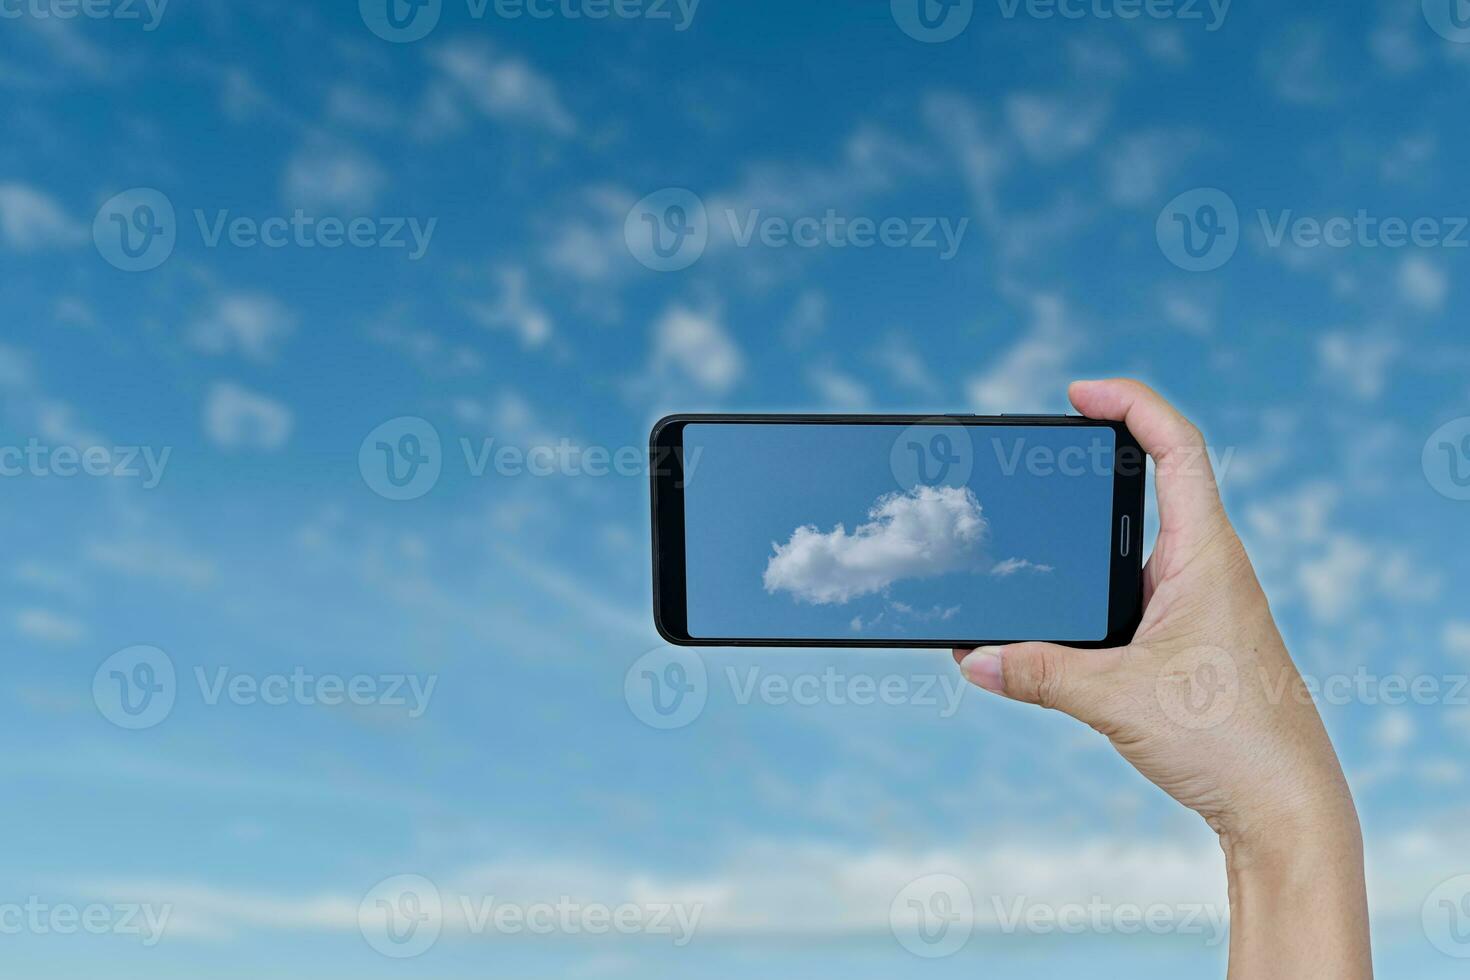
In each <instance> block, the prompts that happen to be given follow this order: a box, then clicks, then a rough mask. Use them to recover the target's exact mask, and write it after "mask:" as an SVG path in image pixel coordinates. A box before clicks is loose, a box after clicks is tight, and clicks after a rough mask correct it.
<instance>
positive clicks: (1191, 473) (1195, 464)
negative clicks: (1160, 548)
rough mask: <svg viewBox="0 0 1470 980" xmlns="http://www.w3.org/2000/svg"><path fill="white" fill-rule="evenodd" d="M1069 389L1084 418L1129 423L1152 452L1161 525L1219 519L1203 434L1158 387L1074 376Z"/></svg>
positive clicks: (1175, 528)
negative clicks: (1169, 401)
mask: <svg viewBox="0 0 1470 980" xmlns="http://www.w3.org/2000/svg"><path fill="white" fill-rule="evenodd" d="M1067 393H1068V395H1069V397H1070V398H1071V399H1072V404H1073V405H1075V406H1077V410H1078V411H1080V412H1081V413H1082V414H1083V415H1086V416H1087V417H1088V418H1094V419H1107V420H1110V421H1114V422H1122V423H1124V424H1125V425H1127V426H1128V431H1129V432H1131V433H1133V437H1134V438H1135V439H1137V440H1138V443H1139V445H1141V446H1142V447H1143V450H1144V452H1146V453H1148V454H1149V455H1150V456H1152V457H1153V459H1154V480H1155V482H1156V484H1157V487H1158V497H1159V524H1160V526H1161V528H1163V529H1165V530H1168V531H1170V532H1180V531H1188V530H1191V529H1199V528H1201V527H1203V526H1207V525H1208V524H1210V523H1211V522H1213V521H1214V520H1216V519H1218V517H1219V516H1220V515H1221V514H1222V511H1221V508H1220V489H1219V487H1218V486H1217V485H1216V483H1215V473H1214V470H1213V469H1211V467H1210V458H1209V454H1208V453H1207V452H1206V451H1205V441H1204V437H1203V436H1202V435H1200V431H1199V429H1197V428H1195V427H1194V426H1193V425H1191V424H1190V422H1189V420H1188V419H1186V418H1185V417H1184V416H1183V415H1181V414H1179V411H1178V410H1177V409H1175V408H1174V406H1172V405H1170V404H1169V403H1168V402H1167V401H1165V400H1164V399H1163V397H1162V396H1160V395H1159V393H1158V392H1156V391H1154V390H1153V389H1152V388H1150V387H1149V386H1148V385H1145V384H1143V383H1141V382H1138V381H1132V380H1127V379H1114V380H1110V381H1076V382H1073V383H1072V386H1071V387H1070V388H1069V389H1068V392H1067Z"/></svg>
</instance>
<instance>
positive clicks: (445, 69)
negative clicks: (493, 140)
mask: <svg viewBox="0 0 1470 980" xmlns="http://www.w3.org/2000/svg"><path fill="white" fill-rule="evenodd" d="M428 58H429V62H430V64H432V65H433V66H434V67H435V68H436V69H438V71H439V77H438V78H437V79H436V80H435V82H434V83H433V84H432V85H431V87H430V93H429V100H430V107H429V112H430V114H431V115H433V116H434V117H435V122H436V124H437V125H439V126H441V127H446V128H455V127H457V126H458V124H459V121H460V110H459V104H460V103H461V102H464V103H468V104H469V105H470V106H471V107H473V108H474V109H475V110H476V111H478V112H479V113H481V114H482V115H484V116H486V117H487V118H490V119H494V120H497V121H499V122H508V123H517V124H520V125H529V126H531V127H534V128H537V129H542V130H545V131H547V132H549V133H553V134H555V135H557V136H570V135H572V134H573V133H574V132H576V130H577V123H576V120H575V119H574V118H573V117H572V114H571V113H570V112H568V111H567V109H566V108H565V107H564V106H563V105H562V103H561V98H560V97H559V96H558V95H557V92H556V85H555V83H554V82H552V80H551V79H550V78H548V77H547V76H545V75H543V74H541V73H540V72H538V71H537V70H536V69H534V68H532V67H531V66H530V65H529V64H528V63H527V62H526V61H524V60H523V59H520V58H516V57H513V56H510V55H505V54H502V53H501V52H499V51H497V50H496V49H495V48H493V47H491V46H490V45H489V44H487V43H480V42H475V41H454V42H451V43H449V44H445V45H443V46H441V47H439V48H436V49H434V50H432V51H430V53H429V55H428Z"/></svg>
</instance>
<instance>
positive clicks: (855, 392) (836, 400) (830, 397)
mask: <svg viewBox="0 0 1470 980" xmlns="http://www.w3.org/2000/svg"><path fill="white" fill-rule="evenodd" d="M807 376H808V378H810V379H811V383H812V387H813V388H815V389H816V390H817V394H818V395H819V396H820V397H821V399H822V401H824V402H826V403H827V404H828V405H831V406H832V407H834V408H840V409H845V410H854V409H861V408H865V407H867V405H868V403H869V401H870V400H871V396H870V395H869V393H868V388H867V386H866V385H864V384H863V383H862V382H861V381H859V380H857V379H856V378H854V377H852V376H851V375H849V374H844V373H842V372H841V371H838V370H835V369H833V368H826V367H819V368H813V369H812V370H811V371H809V372H808V374H807Z"/></svg>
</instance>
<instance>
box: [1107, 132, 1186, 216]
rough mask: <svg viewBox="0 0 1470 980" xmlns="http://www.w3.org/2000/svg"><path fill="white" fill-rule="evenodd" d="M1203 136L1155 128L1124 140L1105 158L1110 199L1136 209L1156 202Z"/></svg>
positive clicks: (1154, 204) (1155, 205)
mask: <svg viewBox="0 0 1470 980" xmlns="http://www.w3.org/2000/svg"><path fill="white" fill-rule="evenodd" d="M1198 143H1199V137H1198V136H1197V135H1196V134H1194V133H1192V132H1189V131H1185V130H1163V129H1155V130H1149V131H1147V132H1142V133H1134V134H1132V135H1131V136H1127V137H1125V138H1124V139H1122V140H1121V141H1120V142H1119V143H1118V144H1117V145H1116V146H1114V147H1113V148H1112V149H1111V150H1109V151H1108V153H1107V154H1106V157H1105V160H1104V162H1105V164H1106V167H1107V180H1108V196H1109V197H1111V198H1112V200H1113V203H1115V204H1121V205H1124V206H1129V207H1135V206H1138V205H1144V204H1152V205H1153V206H1154V207H1157V206H1158V204H1157V203H1156V202H1157V201H1158V200H1159V199H1160V197H1161V196H1162V195H1163V188H1164V182H1165V181H1166V180H1167V179H1168V178H1170V177H1171V176H1172V175H1173V174H1174V172H1175V171H1176V170H1178V169H1179V167H1180V165H1181V164H1183V163H1184V162H1185V160H1186V159H1188V157H1189V155H1190V154H1191V153H1193V152H1194V149H1195V147H1196V146H1197V145H1198Z"/></svg>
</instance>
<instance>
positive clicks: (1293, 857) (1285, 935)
mask: <svg viewBox="0 0 1470 980" xmlns="http://www.w3.org/2000/svg"><path fill="white" fill-rule="evenodd" d="M1222 844H1223V846H1224V848H1225V856H1226V867H1227V872H1228V874H1229V879H1230V975H1229V980H1275V978H1283V980H1288V978H1289V980H1298V978H1301V977H1323V978H1331V980H1371V978H1372V976H1373V958H1372V950H1371V946H1370V941H1369V936H1368V901H1367V889H1366V886H1365V884H1364V878H1363V839H1362V833H1361V831H1360V829H1359V827H1358V820H1357V815H1356V814H1355V813H1354V812H1353V811H1352V810H1351V808H1350V807H1349V808H1348V809H1347V811H1346V812H1344V813H1339V814H1335V815H1333V816H1332V817H1330V818H1326V819H1324V820H1321V821H1316V822H1313V823H1312V824H1310V825H1308V826H1304V827H1303V828H1302V829H1301V831H1300V832H1296V833H1282V834H1273V835H1271V839H1269V840H1267V839H1264V838H1263V839H1257V840H1251V841H1243V840H1231V839H1222Z"/></svg>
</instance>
